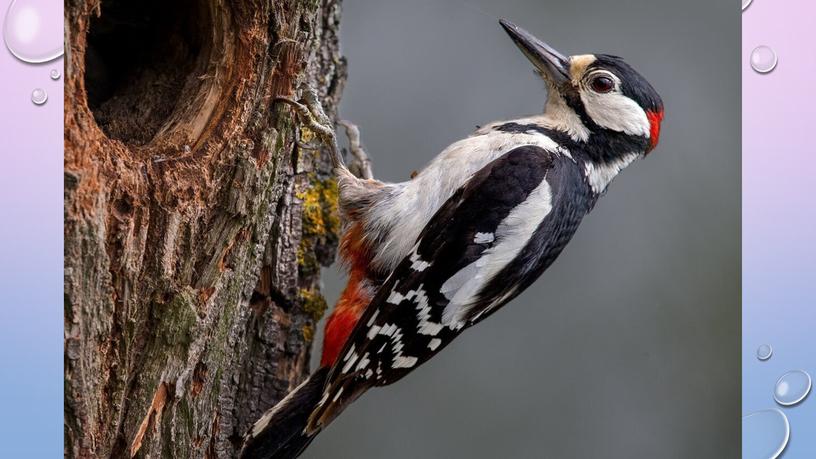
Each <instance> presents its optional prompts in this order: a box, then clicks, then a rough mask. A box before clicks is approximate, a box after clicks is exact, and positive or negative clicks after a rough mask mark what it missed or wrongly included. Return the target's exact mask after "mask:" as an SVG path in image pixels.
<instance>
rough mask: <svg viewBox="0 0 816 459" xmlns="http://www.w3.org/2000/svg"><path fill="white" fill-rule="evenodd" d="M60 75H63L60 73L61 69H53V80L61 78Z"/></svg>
mask: <svg viewBox="0 0 816 459" xmlns="http://www.w3.org/2000/svg"><path fill="white" fill-rule="evenodd" d="M60 76H62V75H61V74H60V71H59V70H57V69H52V70H51V79H52V80H59V79H60Z"/></svg>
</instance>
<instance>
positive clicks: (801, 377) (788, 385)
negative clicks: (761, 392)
mask: <svg viewBox="0 0 816 459" xmlns="http://www.w3.org/2000/svg"><path fill="white" fill-rule="evenodd" d="M810 386H811V380H810V375H809V374H808V372H806V371H804V370H792V371H789V372H787V373H785V374H784V375H782V376H780V377H779V379H778V380H776V387H775V388H774V395H773V397H774V400H776V403H778V404H780V405H783V406H791V405H796V404H797V403H799V402H801V401H802V400H804V399H805V397H807V396H808V394H809V393H810Z"/></svg>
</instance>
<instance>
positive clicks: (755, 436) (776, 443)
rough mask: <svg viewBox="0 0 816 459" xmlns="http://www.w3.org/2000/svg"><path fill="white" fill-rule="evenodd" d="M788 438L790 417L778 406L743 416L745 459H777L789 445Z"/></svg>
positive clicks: (743, 452)
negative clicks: (777, 407) (778, 408)
mask: <svg viewBox="0 0 816 459" xmlns="http://www.w3.org/2000/svg"><path fill="white" fill-rule="evenodd" d="M788 438H790V424H789V423H788V418H787V417H785V413H783V412H781V411H779V410H777V409H776V408H773V409H770V410H761V411H754V412H753V413H750V414H746V415H745V416H743V417H742V458H743V459H776V458H777V457H779V455H780V454H782V451H784V450H785V446H787V445H788Z"/></svg>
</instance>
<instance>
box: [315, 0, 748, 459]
mask: <svg viewBox="0 0 816 459" xmlns="http://www.w3.org/2000/svg"><path fill="white" fill-rule="evenodd" d="M498 17H506V18H508V19H510V20H512V21H514V22H516V23H518V24H519V25H521V26H522V27H524V28H526V29H528V30H529V31H531V32H532V33H534V34H535V35H537V36H538V37H540V38H541V39H543V40H545V41H548V42H549V43H550V44H552V45H553V46H555V47H556V48H557V49H560V50H561V51H562V52H564V53H565V54H583V53H587V52H606V53H610V54H616V55H620V56H623V57H624V58H626V59H627V61H628V62H629V63H631V64H632V65H634V66H635V67H636V68H637V69H638V70H640V71H641V72H642V73H643V74H644V75H645V76H646V77H647V78H648V79H649V80H650V81H651V83H652V84H653V85H654V87H655V88H656V89H657V90H658V92H660V94H661V95H662V97H663V100H664V102H665V105H666V120H665V122H664V124H663V133H662V136H661V144H660V146H659V147H658V148H657V150H655V151H654V152H653V154H652V155H650V156H649V157H648V158H647V159H646V160H643V161H640V162H637V163H635V164H634V165H632V166H631V167H630V168H629V169H627V170H626V171H625V172H624V173H623V174H622V175H621V176H620V177H618V179H617V180H616V181H615V182H614V183H613V184H612V186H611V188H610V191H609V194H608V195H607V196H605V197H604V198H602V199H601V200H600V202H599V203H598V206H597V207H596V209H595V210H594V211H593V213H592V214H590V215H589V217H588V218H586V219H585V220H584V223H583V225H582V227H581V228H580V229H579V231H578V234H577V235H576V236H575V238H574V239H573V241H572V242H571V244H570V245H569V246H568V247H567V249H566V250H565V251H564V253H563V254H562V255H561V257H560V258H559V260H558V261H557V262H556V263H555V264H554V265H553V266H552V267H551V268H550V269H549V270H548V271H547V272H546V273H544V275H543V276H542V277H541V279H539V281H538V282H536V283H535V284H534V285H533V286H532V287H530V288H529V289H528V290H527V291H526V292H525V293H524V294H523V295H522V296H521V297H519V298H518V299H516V300H515V301H513V302H512V303H511V304H509V305H508V306H506V307H505V308H504V309H503V310H502V311H501V312H499V313H497V314H495V315H494V316H492V317H491V318H490V319H489V320H487V321H485V322H483V323H481V324H480V325H479V326H477V327H475V328H473V329H471V330H469V331H467V332H466V333H464V334H463V335H462V336H460V337H459V338H458V340H457V341H455V342H454V343H453V344H452V345H450V346H449V347H447V348H446V349H445V350H444V352H442V353H440V354H439V355H438V356H437V357H435V358H434V359H432V360H431V361H429V362H428V363H427V364H425V365H424V366H422V367H421V368H419V369H417V370H416V371H414V372H413V373H412V374H410V375H409V376H408V377H406V378H405V379H404V380H402V381H399V382H397V383H396V384H394V385H392V386H389V387H387V388H379V389H374V390H372V391H370V392H368V393H367V394H365V395H364V396H363V397H362V398H361V399H360V400H358V401H357V402H356V403H354V404H353V405H352V406H351V407H350V408H349V409H348V410H347V411H346V412H345V413H344V414H343V415H342V416H340V417H339V418H338V419H337V420H336V421H335V422H334V423H333V424H332V425H331V426H330V427H329V428H328V429H327V430H326V431H325V432H323V433H322V434H321V435H320V436H318V438H317V439H316V440H315V442H314V443H313V446H312V447H311V448H310V449H308V450H307V451H306V453H305V454H304V456H303V457H306V458H335V459H343V458H419V457H428V458H539V457H546V458H673V457H677V458H689V457H696V458H700V457H706V458H730V457H738V454H739V426H740V424H739V422H740V421H739V419H740V376H739V375H740V363H739V362H740V359H739V344H740V275H739V273H740V73H739V70H740V68H739V57H740V55H739V50H740V48H739V45H740V16H739V8H738V6H737V4H736V2H732V1H715V2H712V1H710V0H687V1H682V2H678V1H668V0H630V1H617V2H612V1H610V0H580V1H574V0H573V1H566V0H564V1H554V0H553V1H532V0H528V1H522V0H516V1H504V2H498V1H495V2H489V1H477V0H444V1H431V0H417V1H408V0H402V1H379V0H378V1H375V0H366V1H363V0H345V1H344V13H343V20H342V34H341V38H342V44H343V50H344V53H345V55H346V56H347V57H348V60H349V79H348V86H347V87H346V90H345V95H344V97H343V103H342V106H341V115H342V116H343V117H345V118H348V119H351V120H353V121H354V122H356V123H357V124H358V125H359V126H360V128H361V130H362V137H363V141H364V143H365V146H366V147H367V149H368V151H369V153H370V155H371V156H372V158H373V160H374V169H375V175H376V176H377V177H378V178H380V179H383V180H389V181H402V180H405V179H407V178H408V177H409V174H410V173H411V171H412V170H415V169H420V168H421V167H422V166H423V165H424V164H425V163H426V162H428V161H429V160H430V159H431V158H432V157H433V156H435V155H436V154H437V153H439V152H440V151H441V150H442V149H443V148H444V147H445V146H447V145H448V144H449V143H451V142H453V141H455V140H457V139H459V138H462V137H464V136H466V135H468V134H469V133H470V132H471V131H472V130H473V128H474V127H475V125H477V124H483V123H485V122H489V121H492V120H496V119H507V118H514V117H518V116H520V115H524V114H530V113H536V112H540V111H541V107H542V106H543V102H544V99H545V91H544V89H543V88H544V86H543V83H542V82H541V81H540V80H539V79H538V77H536V76H535V75H534V73H533V71H532V67H531V66H530V64H529V63H528V62H527V61H526V60H525V59H524V57H523V56H522V55H521V54H520V53H519V52H518V51H517V50H516V48H515V47H514V45H513V44H512V43H511V41H510V40H509V39H508V38H507V36H506V35H505V33H504V32H503V31H502V30H501V28H500V27H499V26H498V24H497V23H496V19H497V18H498ZM326 271H327V272H326V273H325V278H324V280H325V290H324V291H325V293H326V295H327V298H328V299H329V301H330V302H333V301H334V300H335V299H336V298H337V296H338V295H339V292H340V289H341V288H342V283H343V282H344V278H343V276H342V273H339V272H338V271H337V270H334V269H330V270H326ZM318 345H319V344H318ZM317 349H319V347H318V348H317Z"/></svg>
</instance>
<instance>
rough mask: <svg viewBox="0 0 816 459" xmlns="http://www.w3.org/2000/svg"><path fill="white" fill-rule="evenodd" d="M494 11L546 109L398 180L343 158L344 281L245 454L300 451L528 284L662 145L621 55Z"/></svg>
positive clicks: (655, 112) (489, 128) (463, 143)
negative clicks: (564, 49)
mask: <svg viewBox="0 0 816 459" xmlns="http://www.w3.org/2000/svg"><path fill="white" fill-rule="evenodd" d="M499 22H500V24H501V26H502V27H503V28H504V30H505V31H506V32H507V33H508V34H509V35H510V38H511V39H512V40H513V42H514V43H515V44H516V45H517V46H518V48H519V49H520V50H521V52H522V53H523V54H524V55H525V56H526V57H527V59H529V60H530V62H532V64H533V66H534V67H535V70H536V71H537V72H538V73H539V74H540V75H541V77H542V78H543V80H544V82H545V83H546V86H547V94H548V96H547V100H546V104H545V109H544V113H543V114H539V115H534V116H528V117H523V118H518V119H514V120H509V121H499V122H494V123H490V124H488V125H485V126H483V127H480V128H479V129H477V130H476V131H475V132H474V133H473V134H472V135H470V136H469V137H467V138H465V139H462V140H460V141H458V142H455V143H453V144H452V145H450V146H449V147H447V148H446V149H445V150H444V151H442V152H441V153H440V154H439V155H438V156H437V157H436V158H435V159H434V160H433V161H431V163H429V164H428V165H427V166H426V167H425V168H424V169H423V170H422V171H421V172H419V173H418V174H417V175H416V176H415V177H414V178H412V179H411V180H409V181H406V182H403V183H384V182H381V181H378V180H375V179H373V178H370V177H363V178H358V177H355V176H354V175H352V174H351V173H350V172H349V171H348V169H346V168H345V166H343V164H342V160H341V159H339V154H336V155H335V158H334V159H333V161H334V164H335V166H336V167H335V171H336V173H337V175H338V183H339V187H340V205H341V209H342V211H343V215H344V218H345V219H346V230H345V233H344V235H343V239H342V243H341V256H342V257H343V259H344V260H345V261H346V263H347V265H348V269H349V282H348V285H347V286H346V288H345V291H344V292H343V294H342V295H341V298H340V300H339V301H338V304H337V306H336V308H335V310H334V312H333V313H332V315H331V317H330V318H329V319H328V321H327V325H326V331H325V344H324V348H323V355H322V359H321V367H320V368H319V369H318V370H317V371H315V372H314V373H313V374H312V375H311V376H310V377H309V378H308V379H307V380H306V381H305V382H303V383H302V384H301V385H300V386H298V387H297V388H296V389H295V390H293V391H292V392H291V393H290V394H289V395H288V396H287V397H286V398H284V399H283V400H282V401H281V402H279V403H278V404H277V405H276V406H275V407H273V408H272V409H271V410H269V411H268V412H267V413H265V414H264V415H263V416H262V417H261V418H260V419H259V420H258V421H257V422H256V423H255V425H254V426H253V428H252V429H251V431H250V432H249V433H248V434H247V437H246V439H245V444H244V449H243V452H242V456H243V457H248V458H261V457H263V458H268V457H272V458H292V457H297V456H298V455H299V454H300V453H301V452H302V451H303V449H305V447H306V446H308V444H309V443H310V442H311V440H312V439H313V438H314V436H315V435H317V434H318V433H319V432H320V431H321V430H322V429H324V428H325V427H326V426H327V425H328V424H329V423H330V422H331V421H332V420H333V419H334V418H336V417H337V415H338V414H339V413H341V412H342V411H343V409H344V408H345V407H346V406H348V405H349V404H350V403H351V402H353V401H354V400H356V399H357V398H358V397H359V396H360V395H362V394H363V393H364V392H365V391H367V390H368V389H369V388H371V387H375V386H384V385H388V384H391V383H393V382H395V381H397V380H399V379H401V378H402V377H404V376H405V375H407V374H408V373H410V372H411V371H413V370H414V369H416V368H417V367H419V366H420V365H422V364H423V363H424V362H426V361H427V360H428V359H430V358H431V357H433V356H434V355H436V353H438V352H439V351H441V350H442V349H443V348H444V347H445V346H447V345H448V344H449V343H450V342H451V341H452V340H453V339H454V338H455V337H456V336H458V335H459V334H460V333H462V332H463V331H464V330H466V329H468V328H470V327H471V326H473V325H475V324H477V323H478V322H480V321H481V320H484V319H485V318H486V317H488V316H489V315H491V314H493V313H494V312H496V311H497V310H498V309H499V308H501V307H502V306H503V305H505V304H506V303H507V302H509V301H511V300H512V299H513V298H515V297H516V296H517V295H519V294H520V293H521V292H522V291H524V289H526V288H527V287H528V286H530V284H531V283H533V282H534V281H535V280H536V279H537V278H538V277H539V276H540V275H541V274H542V273H543V272H544V271H545V270H546V269H547V268H548V267H549V266H550V265H551V264H552V263H553V261H554V260H555V259H556V258H557V257H558V255H559V254H560V253H561V251H562V250H563V249H564V247H565V246H566V244H567V243H568V242H569V240H570V239H571V238H572V236H573V234H574V233H575V231H576V230H577V228H578V225H579V224H580V222H581V220H582V219H583V217H584V216H585V215H586V214H587V213H588V212H589V211H590V210H591V209H592V208H593V207H594V205H595V203H596V201H597V200H598V198H599V197H600V196H601V195H602V194H604V193H605V191H606V189H607V187H608V186H609V183H610V182H611V181H612V180H613V179H614V178H615V176H617V175H618V173H619V172H620V171H621V170H623V169H624V168H625V167H627V166H628V165H629V164H631V163H632V162H633V161H635V160H636V159H638V158H641V157H645V156H646V155H648V154H649V153H650V152H651V151H652V150H653V149H654V148H655V147H656V146H657V143H658V140H659V136H660V126H661V122H662V120H663V103H662V101H661V99H660V96H659V95H658V94H657V92H656V91H655V90H654V89H653V88H652V86H651V85H650V84H649V82H648V81H646V79H645V78H644V77H643V76H641V75H640V74H639V73H638V72H637V71H635V70H634V69H633V68H632V67H631V66H630V65H629V64H627V63H626V62H624V60H623V59H622V58H620V57H616V56H611V55H607V54H583V55H574V56H570V57H566V56H564V55H562V54H561V53H559V52H558V51H556V50H555V49H553V48H552V47H550V46H549V45H547V44H546V43H544V42H543V41H541V40H539V39H537V38H536V37H534V36H533V35H532V34H530V33H529V32H527V31H525V30H523V29H522V28H520V27H518V26H516V25H515V24H513V23H511V22H509V21H507V20H500V21H499ZM293 105H295V106H296V107H297V106H298V105H297V103H294V102H293ZM300 109H301V112H304V111H305V110H303V107H302V106H300ZM320 114H321V116H320V118H322V119H324V120H325V116H323V115H322V112H320ZM327 131H330V133H329V132H327ZM324 132H326V133H327V135H328V137H329V139H330V141H331V142H333V145H334V150H335V151H337V147H336V139H334V138H333V135H334V131H333V129H324Z"/></svg>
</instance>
